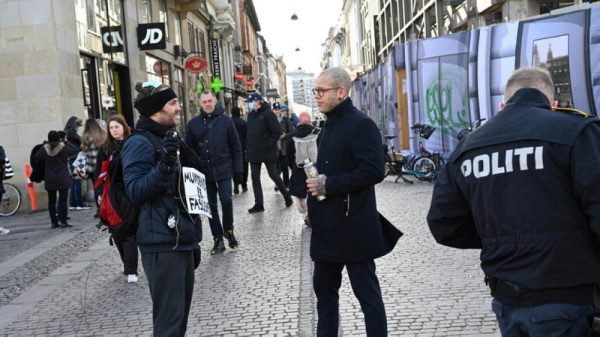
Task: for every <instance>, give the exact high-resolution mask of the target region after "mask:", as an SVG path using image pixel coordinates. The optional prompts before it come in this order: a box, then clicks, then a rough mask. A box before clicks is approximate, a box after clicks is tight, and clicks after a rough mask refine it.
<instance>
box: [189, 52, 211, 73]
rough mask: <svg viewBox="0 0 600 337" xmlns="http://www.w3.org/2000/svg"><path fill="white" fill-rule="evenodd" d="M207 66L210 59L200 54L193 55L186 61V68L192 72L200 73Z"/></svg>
mask: <svg viewBox="0 0 600 337" xmlns="http://www.w3.org/2000/svg"><path fill="white" fill-rule="evenodd" d="M207 67H208V61H206V59H204V58H202V57H200V56H192V57H189V58H188V59H187V60H186V61H185V69H187V71H189V72H190V73H192V74H199V73H201V72H203V71H205V70H206V68H207Z"/></svg>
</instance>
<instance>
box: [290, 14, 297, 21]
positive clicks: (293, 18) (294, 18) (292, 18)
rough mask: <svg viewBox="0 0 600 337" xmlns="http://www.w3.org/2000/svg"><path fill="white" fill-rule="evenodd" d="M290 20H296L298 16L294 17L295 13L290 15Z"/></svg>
mask: <svg viewBox="0 0 600 337" xmlns="http://www.w3.org/2000/svg"><path fill="white" fill-rule="evenodd" d="M290 19H291V20H294V21H295V20H298V15H296V13H294V14H292V17H291V18H290Z"/></svg>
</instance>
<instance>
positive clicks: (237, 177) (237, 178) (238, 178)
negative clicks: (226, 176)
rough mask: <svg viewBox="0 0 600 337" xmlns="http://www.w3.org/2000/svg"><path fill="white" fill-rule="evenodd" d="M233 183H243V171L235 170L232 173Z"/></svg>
mask: <svg viewBox="0 0 600 337" xmlns="http://www.w3.org/2000/svg"><path fill="white" fill-rule="evenodd" d="M233 183H234V184H236V185H241V184H243V183H244V173H243V172H235V173H234V174H233Z"/></svg>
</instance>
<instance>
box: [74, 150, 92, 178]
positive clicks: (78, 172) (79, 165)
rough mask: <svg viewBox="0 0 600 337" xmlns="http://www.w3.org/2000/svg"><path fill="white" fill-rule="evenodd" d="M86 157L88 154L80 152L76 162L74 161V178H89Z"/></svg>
mask: <svg viewBox="0 0 600 337" xmlns="http://www.w3.org/2000/svg"><path fill="white" fill-rule="evenodd" d="M86 157H87V154H86V153H85V152H84V151H79V153H78V154H77V157H75V160H74V161H73V171H71V175H72V176H73V178H75V179H84V180H85V179H87V178H88V176H87V173H86V170H85V168H86Z"/></svg>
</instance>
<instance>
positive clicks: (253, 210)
mask: <svg viewBox="0 0 600 337" xmlns="http://www.w3.org/2000/svg"><path fill="white" fill-rule="evenodd" d="M264 211H265V208H264V207H263V205H259V204H256V205H254V206H253V207H252V208H250V209H249V210H248V213H257V212H264Z"/></svg>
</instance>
